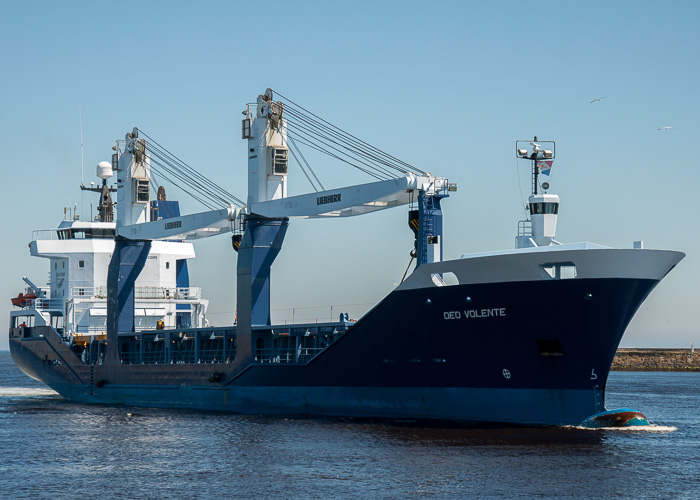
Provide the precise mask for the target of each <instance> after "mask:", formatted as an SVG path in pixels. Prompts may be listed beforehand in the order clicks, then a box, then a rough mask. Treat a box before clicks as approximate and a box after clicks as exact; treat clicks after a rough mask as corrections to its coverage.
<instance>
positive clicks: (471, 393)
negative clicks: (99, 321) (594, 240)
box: [10, 278, 658, 425]
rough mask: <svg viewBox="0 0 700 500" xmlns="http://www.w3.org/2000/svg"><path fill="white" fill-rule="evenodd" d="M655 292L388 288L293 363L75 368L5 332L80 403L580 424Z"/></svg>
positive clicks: (64, 354) (56, 342) (49, 333)
mask: <svg viewBox="0 0 700 500" xmlns="http://www.w3.org/2000/svg"><path fill="white" fill-rule="evenodd" d="M657 283H658V279H648V278H590V279H571V280H551V281H547V280H539V281H520V282H509V283H468V284H464V285H456V286H442V287H431V288H424V287H416V288H410V287H406V288H404V289H401V288H399V289H397V290H395V291H394V292H392V293H391V294H389V295H388V296H387V297H386V298H385V299H384V300H383V301H382V302H381V303H380V304H378V305H377V306H376V307H375V308H374V309H373V310H371V311H370V312H369V313H368V314H367V315H365V317H363V318H362V319H361V320H360V321H359V322H358V323H357V324H356V325H355V326H353V327H352V328H351V329H350V330H349V331H348V332H347V333H346V334H344V335H343V336H342V337H341V338H340V339H339V340H338V341H337V342H335V343H334V344H332V345H331V346H329V347H328V348H327V349H325V350H324V351H323V352H322V353H321V354H319V355H318V356H316V357H315V358H313V359H312V360H311V361H310V362H308V363H306V364H303V365H285V364H280V363H266V364H251V365H249V366H247V367H244V368H242V369H240V368H239V369H237V370H236V369H234V365H235V364H234V363H206V364H199V363H193V364H164V365H144V364H139V365H133V364H121V363H118V364H113V365H110V364H101V365H100V364H96V365H86V364H84V363H83V362H82V361H80V358H79V357H78V356H77V355H76V354H74V353H73V351H71V350H70V349H69V348H68V346H66V345H65V344H64V343H63V342H62V341H61V339H60V338H59V337H58V335H57V334H56V332H55V331H54V330H53V329H51V328H48V327H44V328H43V329H40V328H33V329H28V328H14V329H11V335H10V346H11V351H12V356H13V358H14V360H15V362H16V363H17V365H18V366H19V367H20V369H21V370H22V371H24V372H25V373H26V374H28V375H29V376H31V377H33V378H36V379H38V380H41V381H42V382H44V383H46V384H47V385H48V386H50V387H52V388H53V389H54V390H56V391H57V392H59V393H60V394H61V395H63V396H64V397H66V398H67V399H69V400H71V401H76V402H80V403H100V404H123V405H129V406H137V407H139V406H140V407H170V408H192V409H202V410H215V411H227V412H234V413H242V414H273V415H330V416H352V417H380V418H425V419H439V420H459V421H469V422H509V423H518V424H528V425H531V424H532V425H578V424H580V423H581V422H583V421H584V420H586V418H588V417H590V416H591V415H594V414H597V413H600V412H602V411H604V410H605V406H604V398H605V383H606V380H607V376H608V373H609V369H610V365H611V362H612V359H613V356H614V354H615V351H616V349H617V346H618V344H619V342H620V339H621V337H622V335H623V333H624V330H625V328H626V326H627V324H628V323H629V321H630V320H631V318H632V317H633V315H634V313H635V311H636V310H637V308H638V307H639V305H640V304H641V303H642V301H643V300H644V298H645V297H646V296H647V295H648V293H649V292H650V291H651V290H652V288H653V287H654V286H655V285H656V284H657ZM543 304H544V305H543Z"/></svg>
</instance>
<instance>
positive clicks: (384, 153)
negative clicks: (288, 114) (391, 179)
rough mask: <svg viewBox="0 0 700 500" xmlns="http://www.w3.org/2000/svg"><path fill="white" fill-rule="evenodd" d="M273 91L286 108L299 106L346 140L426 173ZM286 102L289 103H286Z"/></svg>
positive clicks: (406, 166)
mask: <svg viewBox="0 0 700 500" xmlns="http://www.w3.org/2000/svg"><path fill="white" fill-rule="evenodd" d="M274 92H275V93H276V94H278V95H279V96H280V97H281V98H282V99H284V100H285V101H287V102H285V103H284V104H285V107H286V108H288V107H289V104H291V105H292V106H296V107H297V108H299V109H301V110H302V111H304V112H305V113H307V115H311V116H312V117H314V118H316V119H317V120H314V121H315V122H322V124H325V126H327V127H330V128H332V129H333V130H336V131H337V132H338V133H339V134H343V135H344V136H346V137H347V138H348V140H352V142H354V143H356V144H360V145H362V146H364V147H365V148H367V149H369V150H371V151H374V152H375V153H376V154H378V155H381V156H383V157H385V158H387V159H388V160H391V161H393V162H395V163H396V164H397V165H403V167H405V169H409V170H410V171H412V172H417V173H420V174H425V173H426V172H424V171H423V170H420V169H418V168H416V167H414V166H413V165H411V164H409V163H406V162H404V161H402V160H400V159H398V158H396V157H395V156H392V155H390V154H388V153H386V152H384V151H382V150H381V149H379V148H376V147H374V146H372V145H371V144H369V143H367V142H365V141H363V140H361V139H359V138H357V137H355V136H354V135H352V134H350V133H348V132H346V131H344V130H343V129H341V128H339V127H337V126H335V125H333V124H332V123H330V122H328V121H326V120H324V119H323V118H321V117H319V116H318V115H316V114H314V113H312V112H311V111H309V110H307V109H306V108H304V107H303V106H300V105H299V104H297V103H296V102H294V101H292V100H291V99H289V98H288V97H286V96H284V95H283V94H281V93H280V92H278V91H276V90H275V91H274ZM288 103H289V104H288ZM405 169H404V170H403V171H404V172H406V171H407V170H405ZM397 170H399V168H397Z"/></svg>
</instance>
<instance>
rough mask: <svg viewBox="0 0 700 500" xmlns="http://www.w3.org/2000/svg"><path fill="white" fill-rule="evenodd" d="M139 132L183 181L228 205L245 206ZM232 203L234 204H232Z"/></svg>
mask: <svg viewBox="0 0 700 500" xmlns="http://www.w3.org/2000/svg"><path fill="white" fill-rule="evenodd" d="M139 132H140V133H141V134H143V135H144V136H145V137H146V138H147V139H148V142H149V146H150V151H151V153H152V154H156V155H157V156H159V157H160V159H161V161H163V162H164V163H168V164H170V165H171V167H173V168H174V169H177V170H179V171H180V172H181V174H182V177H183V181H184V178H187V179H188V181H189V182H191V183H192V185H194V186H197V187H198V188H199V189H201V190H203V191H208V192H209V194H211V195H213V196H215V197H217V198H218V199H220V200H225V201H226V204H234V205H238V206H241V207H242V206H243V205H245V202H243V201H242V200H241V199H240V198H237V197H236V196H234V195H233V194H231V193H229V192H228V191H226V190H225V189H223V188H221V187H220V186H219V185H217V184H215V183H214V182H212V181H211V180H209V179H208V178H207V177H205V176H204V175H202V174H201V173H199V172H198V171H197V170H196V169H194V168H192V167H191V166H189V165H188V164H187V163H185V162H184V161H182V160H180V159H179V158H178V157H176V156H175V155H174V154H172V153H171V152H170V151H168V150H167V149H166V148H165V147H163V146H162V145H160V144H159V143H158V142H157V141H156V140H154V139H153V138H152V137H150V136H149V135H148V134H147V133H145V132H143V131H142V130H140V129H139ZM232 201H233V202H234V203H232Z"/></svg>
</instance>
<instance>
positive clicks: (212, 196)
mask: <svg viewBox="0 0 700 500" xmlns="http://www.w3.org/2000/svg"><path fill="white" fill-rule="evenodd" d="M159 160H160V161H159ZM151 161H152V162H153V161H155V162H157V164H158V166H160V167H161V168H163V169H166V170H167V171H168V172H169V173H170V174H171V175H174V176H176V177H177V178H178V179H180V180H181V181H182V182H184V183H185V184H189V186H190V187H192V188H194V189H196V190H197V192H198V194H200V195H202V196H205V197H206V198H208V199H209V200H211V201H212V202H214V203H215V204H217V205H218V204H223V205H228V204H229V203H230V202H229V200H228V199H226V198H224V197H223V196H221V195H220V194H218V193H215V192H213V191H211V190H208V189H207V188H206V187H205V186H203V185H202V184H201V183H200V182H198V181H197V180H193V179H192V178H190V177H188V176H187V175H186V174H184V173H183V172H182V171H180V170H178V169H177V167H175V166H173V165H172V164H169V163H167V162H163V159H162V158H161V157H160V156H159V155H157V154H154V152H153V151H151ZM161 162H163V163H161Z"/></svg>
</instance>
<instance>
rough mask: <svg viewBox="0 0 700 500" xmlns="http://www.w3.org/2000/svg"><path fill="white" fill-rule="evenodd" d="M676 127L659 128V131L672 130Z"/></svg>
mask: <svg viewBox="0 0 700 500" xmlns="http://www.w3.org/2000/svg"><path fill="white" fill-rule="evenodd" d="M675 128H676V127H659V130H674V129H675Z"/></svg>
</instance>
